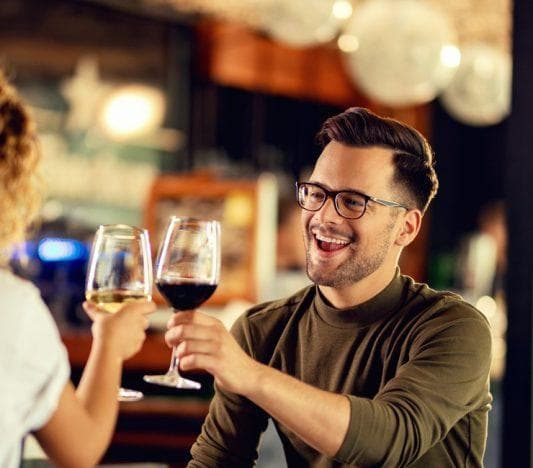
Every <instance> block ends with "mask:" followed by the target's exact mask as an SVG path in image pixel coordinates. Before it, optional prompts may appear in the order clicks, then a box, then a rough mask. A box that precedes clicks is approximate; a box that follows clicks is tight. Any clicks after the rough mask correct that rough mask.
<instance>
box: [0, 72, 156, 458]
mask: <svg viewBox="0 0 533 468" xmlns="http://www.w3.org/2000/svg"><path fill="white" fill-rule="evenodd" d="M38 160H39V155H38V151H37V147H36V135H35V131H34V128H33V125H32V122H31V120H30V118H29V116H28V113H27V111H26V109H25V108H24V105H23V104H22V102H21V100H20V98H19V97H18V96H17V94H16V92H15V90H14V89H13V88H12V87H11V86H10V85H9V84H8V83H7V81H6V79H5V77H4V75H3V74H2V73H1V71H0V254H1V257H2V267H1V268H0V375H1V377H2V378H1V379H0V434H2V435H1V437H0V466H2V467H16V466H18V465H19V463H20V458H21V447H22V442H23V439H24V437H25V435H26V434H27V433H29V432H33V433H34V435H35V436H36V438H37V440H38V441H39V443H40V444H41V446H42V448H43V450H44V451H45V452H46V454H47V455H48V456H49V457H50V459H51V461H52V462H53V463H54V464H56V465H61V466H76V467H84V466H93V465H95V464H96V463H97V462H98V460H99V459H100V458H101V456H102V454H103V453H104V451H105V449H106V448H107V446H108V445H109V442H110V440H111V436H112V433H113V430H114V426H115V422H116V418H117V413H118V402H117V389H118V387H119V382H120V376H121V370H122V363H123V361H124V360H125V359H128V358H129V357H131V356H133V355H134V354H135V353H136V352H137V351H139V349H140V348H141V346H142V343H143V341H144V338H145V329H146V328H147V325H148V322H147V319H146V317H145V315H144V314H146V313H149V312H151V311H152V310H153V309H154V305H153V303H150V302H144V303H138V304H129V305H127V306H125V307H123V308H122V309H121V310H120V311H119V312H118V313H116V314H104V313H100V312H98V311H96V310H95V309H94V308H92V307H91V306H90V305H87V304H85V305H84V306H85V310H86V311H87V313H88V314H89V315H90V316H91V318H92V319H93V326H92V334H93V344H92V348H91V352H90V355H89V359H88V361H87V365H86V367H85V370H84V373H83V375H82V378H81V381H80V384H79V386H78V388H77V389H76V390H75V389H74V387H73V385H72V384H71V382H70V380H69V371H70V370H69V363H68V356H67V353H66V350H65V348H64V346H63V345H62V343H61V340H60V337H59V333H58V330H57V328H56V326H55V324H54V322H53V319H52V317H51V314H50V312H49V310H48V309H47V308H46V306H45V304H44V303H43V301H42V300H41V297H40V295H39V292H38V290H37V289H36V288H35V287H34V286H33V285H31V284H30V283H28V282H26V281H24V280H22V279H20V278H18V277H16V276H15V275H13V274H12V273H11V272H10V271H9V270H8V269H7V268H6V264H7V259H8V257H9V251H10V247H11V246H12V245H13V244H14V243H15V242H19V241H21V240H22V239H23V236H24V233H25V231H26V228H27V226H28V225H29V224H30V223H31V221H32V220H33V218H34V216H35V214H36V210H37V209H38V207H39V201H40V197H39V194H38V191H37V189H36V176H35V170H36V166H37V163H38Z"/></svg>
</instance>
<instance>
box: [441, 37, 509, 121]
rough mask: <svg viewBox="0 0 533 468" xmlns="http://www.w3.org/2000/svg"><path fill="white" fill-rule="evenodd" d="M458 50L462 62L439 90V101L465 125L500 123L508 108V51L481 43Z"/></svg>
mask: <svg viewBox="0 0 533 468" xmlns="http://www.w3.org/2000/svg"><path fill="white" fill-rule="evenodd" d="M461 50H462V60H461V66H460V67H459V70H458V71H457V74H456V75H455V77H454V79H453V81H452V82H451V84H450V85H449V86H448V88H447V89H446V90H445V91H444V93H443V94H442V96H441V102H442V104H443V105H444V107H445V109H446V111H447V112H448V113H449V114H450V115H451V116H452V117H454V118H455V119H457V120H458V121H459V122H462V123H465V124H467V125H472V126H484V125H494V124H497V123H499V122H500V121H501V120H503V119H504V118H505V117H506V116H507V115H508V114H509V112H510V110H511V81H512V71H511V68H512V60H511V55H510V54H509V53H506V52H503V51H501V50H498V49H496V48H494V47H491V46H489V45H486V44H480V43H479V44H470V45H467V46H465V47H463V48H462V49H461Z"/></svg>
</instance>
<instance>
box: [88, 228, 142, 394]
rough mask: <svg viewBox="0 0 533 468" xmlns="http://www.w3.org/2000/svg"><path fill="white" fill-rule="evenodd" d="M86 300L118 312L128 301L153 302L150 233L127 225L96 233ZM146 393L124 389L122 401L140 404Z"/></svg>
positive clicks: (102, 308) (107, 309) (106, 310)
mask: <svg viewBox="0 0 533 468" xmlns="http://www.w3.org/2000/svg"><path fill="white" fill-rule="evenodd" d="M85 298H86V299H87V300H88V301H89V302H92V303H94V304H95V305H96V306H97V307H98V309H101V310H103V311H105V312H109V313H111V314H112V313H115V312H117V311H118V310H120V308H121V307H122V306H123V305H124V303H127V302H133V301H141V300H143V301H144V300H146V301H150V300H151V299H152V256H151V253H150V241H149V238H148V231H146V230H145V229H139V228H137V227H133V226H128V225H126V224H108V225H102V226H100V227H99V228H98V230H97V231H96V235H95V238H94V242H93V245H92V249H91V257H90V260H89V267H88V272H87V282H86V287H85ZM141 398H143V394H142V392H139V391H136V390H129V389H126V388H122V387H121V388H120V389H119V391H118V400H119V401H138V400H140V399H141Z"/></svg>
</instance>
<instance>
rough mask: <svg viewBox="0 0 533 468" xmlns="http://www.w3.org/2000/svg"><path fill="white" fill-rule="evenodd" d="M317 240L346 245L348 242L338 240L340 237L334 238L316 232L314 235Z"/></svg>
mask: <svg viewBox="0 0 533 468" xmlns="http://www.w3.org/2000/svg"><path fill="white" fill-rule="evenodd" d="M315 237H316V238H317V240H319V241H321V242H329V243H330V244H338V245H346V244H349V242H348V241H345V240H340V239H334V238H333V237H325V236H321V235H320V234H316V236H315Z"/></svg>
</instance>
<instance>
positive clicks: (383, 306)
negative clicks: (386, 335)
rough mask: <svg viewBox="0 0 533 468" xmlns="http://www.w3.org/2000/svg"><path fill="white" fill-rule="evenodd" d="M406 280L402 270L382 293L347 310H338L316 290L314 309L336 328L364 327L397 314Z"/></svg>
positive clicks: (397, 272) (397, 271)
mask: <svg viewBox="0 0 533 468" xmlns="http://www.w3.org/2000/svg"><path fill="white" fill-rule="evenodd" d="M404 286H405V278H404V277H402V276H401V275H400V269H399V268H397V269H396V274H395V275H394V278H393V279H392V281H391V282H390V283H389V284H388V285H387V286H386V287H385V289H383V290H382V291H381V292H380V293H378V294H377V295H375V296H374V297H373V298H371V299H369V300H368V301H366V302H363V303H362V304H359V305H357V306H355V307H347V308H345V309H336V308H335V307H333V306H332V305H331V304H329V302H328V301H327V299H326V298H325V297H324V296H323V295H322V293H321V292H320V289H319V288H318V286H315V288H316V294H315V300H314V302H313V308H314V310H315V312H316V313H317V314H318V315H319V316H320V318H322V320H324V322H326V323H329V324H330V325H333V326H336V327H364V326H368V325H370V324H372V323H374V322H377V321H379V320H381V319H382V318H384V317H386V316H387V315H390V314H393V313H394V312H396V311H397V310H398V309H399V308H400V306H401V304H402V303H403V301H402V297H403V294H402V293H403V291H404Z"/></svg>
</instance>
